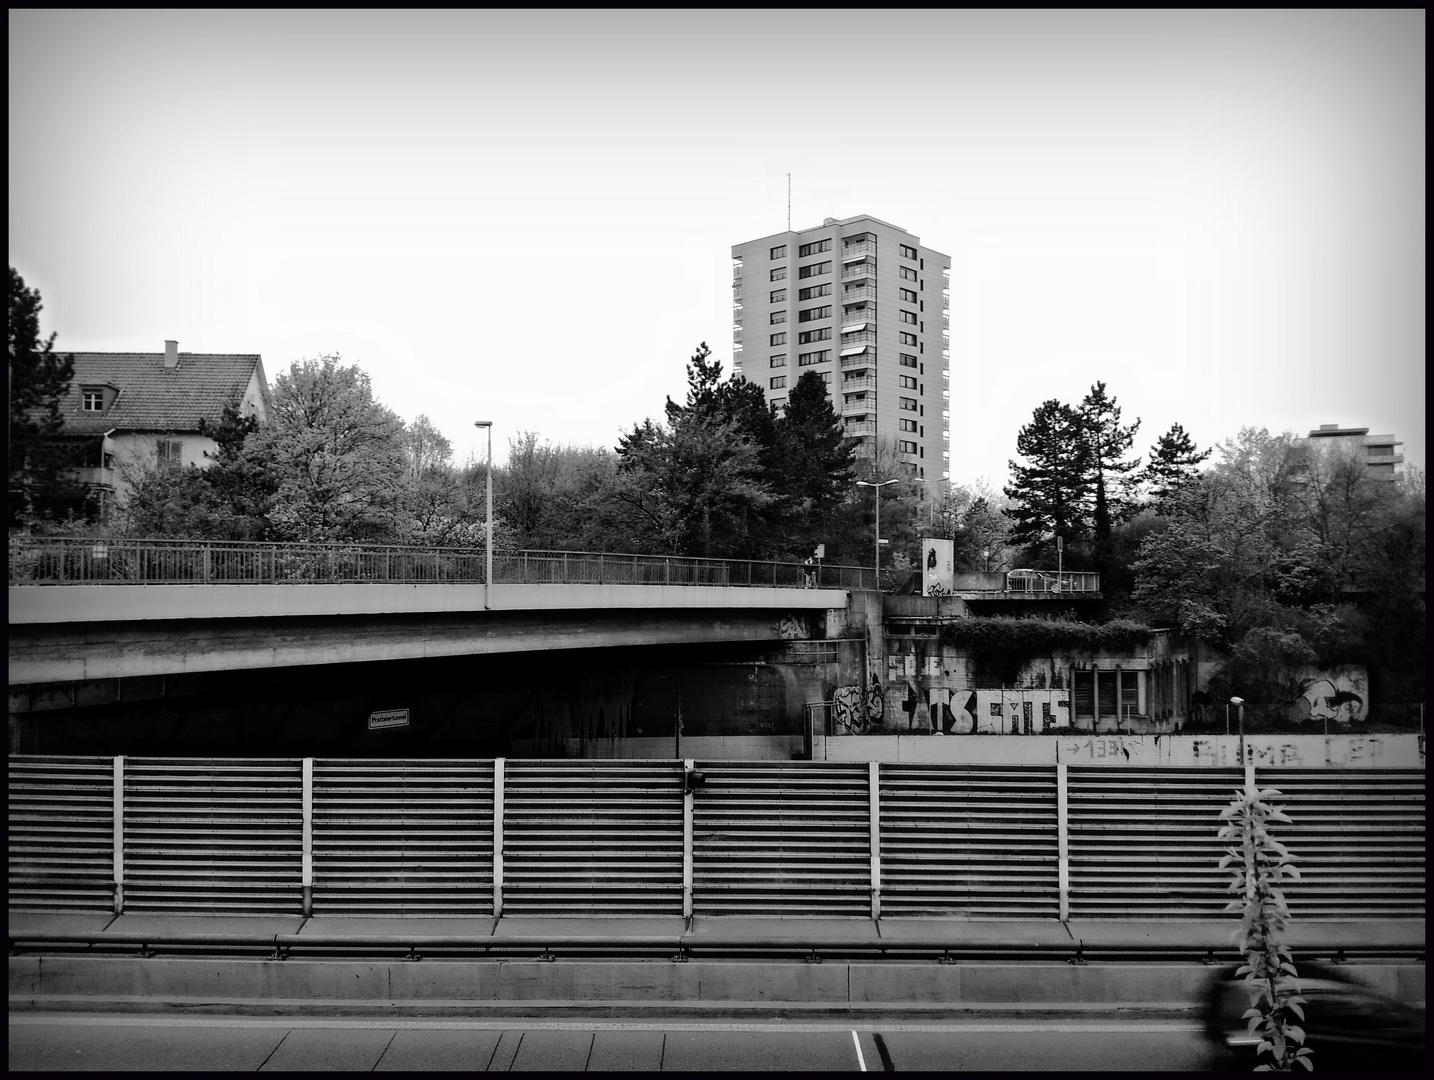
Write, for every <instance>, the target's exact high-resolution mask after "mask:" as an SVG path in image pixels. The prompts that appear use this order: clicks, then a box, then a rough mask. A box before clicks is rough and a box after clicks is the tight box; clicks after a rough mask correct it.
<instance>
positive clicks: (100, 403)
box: [80, 390, 105, 412]
mask: <svg viewBox="0 0 1434 1080" xmlns="http://www.w3.org/2000/svg"><path fill="white" fill-rule="evenodd" d="M80 408H81V409H82V410H83V411H84V412H104V411H105V392H104V391H103V390H81V391H80Z"/></svg>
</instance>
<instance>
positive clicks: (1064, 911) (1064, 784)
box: [1056, 762, 1071, 922]
mask: <svg viewBox="0 0 1434 1080" xmlns="http://www.w3.org/2000/svg"><path fill="white" fill-rule="evenodd" d="M1067 768H1068V766H1067V765H1066V763H1065V762H1061V763H1060V764H1058V765H1057V766H1056V865H1057V871H1056V889H1057V892H1058V894H1059V896H1060V920H1061V922H1069V921H1070V917H1071V835H1070V799H1069V792H1070V788H1069V786H1068V779H1067V775H1066V769H1067Z"/></svg>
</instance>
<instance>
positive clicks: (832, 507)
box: [758, 371, 857, 553]
mask: <svg viewBox="0 0 1434 1080" xmlns="http://www.w3.org/2000/svg"><path fill="white" fill-rule="evenodd" d="M758 392H759V393H760V389H759V390H758ZM774 441H775V443H776V446H777V456H778V457H779V458H780V462H781V465H780V468H779V469H773V470H771V471H772V472H774V473H775V477H774V482H775V485H776V487H777V490H778V492H779V493H780V494H781V495H782V496H784V498H785V509H786V514H785V525H786V528H785V530H784V531H785V532H786V535H787V539H788V541H789V544H788V546H789V548H790V550H791V551H792V552H793V553H796V552H803V553H805V552H807V551H810V550H811V549H812V548H813V547H814V546H815V545H816V544H817V543H820V542H823V539H822V538H823V537H824V536H825V534H826V532H827V531H828V530H829V528H830V526H831V525H832V524H833V522H832V518H833V516H834V515H836V514H838V513H839V512H840V509H841V506H842V504H843V502H844V501H845V500H846V498H847V496H848V495H849V493H850V492H851V489H852V481H853V480H854V478H855V470H856V442H857V441H856V440H855V439H851V438H848V437H847V436H846V435H845V434H844V433H843V431H842V425H841V418H840V417H838V416H837V414H836V411H835V410H834V409H833V408H832V403H831V397H830V396H829V395H828V394H827V390H826V384H825V383H823V382H822V380H821V377H820V376H819V375H817V374H816V373H815V372H812V371H808V372H806V373H805V374H803V375H802V377H801V378H799V379H798V380H797V382H796V385H795V386H793V387H792V390H791V394H790V395H789V396H788V397H787V404H786V407H785V408H784V409H783V410H782V415H781V417H780V418H778V420H777V422H776V433H775V440H774Z"/></svg>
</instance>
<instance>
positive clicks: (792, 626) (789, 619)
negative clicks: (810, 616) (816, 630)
mask: <svg viewBox="0 0 1434 1080" xmlns="http://www.w3.org/2000/svg"><path fill="white" fill-rule="evenodd" d="M777 636H778V637H780V638H782V639H783V640H784V641H800V640H802V639H803V638H808V637H811V632H810V630H809V629H808V628H807V620H806V617H805V616H803V615H783V616H782V617H781V619H780V620H779V621H778V623H777Z"/></svg>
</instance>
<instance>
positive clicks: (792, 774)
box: [692, 761, 871, 916]
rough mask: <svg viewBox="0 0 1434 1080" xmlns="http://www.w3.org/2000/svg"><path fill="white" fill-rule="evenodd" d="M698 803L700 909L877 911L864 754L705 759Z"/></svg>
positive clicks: (696, 904) (696, 893)
mask: <svg viewBox="0 0 1434 1080" xmlns="http://www.w3.org/2000/svg"><path fill="white" fill-rule="evenodd" d="M697 768H698V770H699V771H700V772H702V773H704V774H706V777H707V781H706V783H705V784H703V785H702V786H701V787H699V788H698V789H697V793H696V795H695V797H694V800H693V802H694V805H693V853H692V854H693V882H692V900H693V911H694V913H695V914H697V915H868V916H869V915H870V913H871V861H870V860H871V826H870V821H871V818H870V809H871V808H870V788H869V786H868V781H867V766H866V764H865V763H864V762H852V763H833V762H780V761H747V762H731V761H724V762H702V763H700V764H698V766H697Z"/></svg>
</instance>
